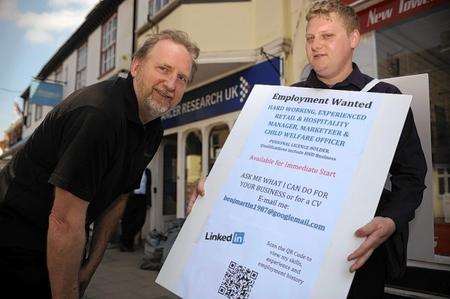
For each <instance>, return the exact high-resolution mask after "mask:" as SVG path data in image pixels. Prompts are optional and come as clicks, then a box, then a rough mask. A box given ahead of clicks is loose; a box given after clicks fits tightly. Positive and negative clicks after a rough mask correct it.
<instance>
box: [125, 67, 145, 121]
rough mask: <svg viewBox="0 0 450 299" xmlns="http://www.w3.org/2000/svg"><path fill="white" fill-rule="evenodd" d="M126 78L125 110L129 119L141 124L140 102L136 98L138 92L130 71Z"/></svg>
mask: <svg viewBox="0 0 450 299" xmlns="http://www.w3.org/2000/svg"><path fill="white" fill-rule="evenodd" d="M124 80H125V104H126V105H125V111H126V115H127V118H128V120H130V121H132V122H134V123H136V124H138V125H141V126H142V122H141V119H140V118H139V108H138V102H137V98H136V93H135V91H134V86H133V76H131V74H130V73H128V76H127V78H126V79H124Z"/></svg>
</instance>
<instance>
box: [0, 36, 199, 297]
mask: <svg viewBox="0 0 450 299" xmlns="http://www.w3.org/2000/svg"><path fill="white" fill-rule="evenodd" d="M198 53H199V50H198V48H197V47H196V46H195V45H194V44H193V43H192V42H190V41H189V38H188V36H187V35H186V34H185V33H183V32H180V31H163V32H161V33H159V34H156V35H154V36H151V37H150V38H149V39H148V40H147V41H146V42H145V43H144V44H143V46H142V47H141V48H140V49H139V50H138V51H137V52H136V53H135V55H134V57H133V61H132V64H131V75H129V76H128V78H126V79H122V78H118V79H117V80H115V81H105V82H101V83H98V84H95V85H92V86H89V87H87V88H84V89H82V90H79V91H76V92H75V93H73V94H72V95H70V96H69V97H68V98H67V99H66V100H65V101H63V102H62V103H61V104H60V105H58V106H57V107H55V109H53V111H51V112H50V113H49V114H48V115H47V117H46V118H45V120H44V121H43V123H42V124H41V125H40V126H39V127H38V128H37V129H36V130H35V132H34V133H33V135H32V136H31V137H30V139H29V140H28V142H27V143H26V144H25V146H24V147H23V148H22V149H21V150H20V151H19V152H18V153H17V154H16V155H15V156H14V157H13V159H12V160H11V162H10V163H9V164H8V165H7V166H6V167H5V168H4V169H3V170H2V171H1V173H0V235H1V241H0V281H1V284H2V292H3V293H5V294H15V296H16V297H18V298H25V297H31V296H32V297H33V298H34V297H35V298H45V297H51V296H53V297H55V298H62V297H64V298H78V297H79V296H80V295H81V294H82V293H83V292H84V289H85V287H86V286H87V284H88V282H89V280H90V278H91V277H92V275H93V273H94V272H95V269H96V268H97V266H98V264H99V263H100V261H101V259H102V256H103V253H104V250H105V248H106V245H107V242H108V239H109V237H110V236H111V233H112V232H114V229H115V227H116V225H117V222H118V220H119V219H120V217H121V216H122V213H123V210H124V207H125V203H126V200H125V199H124V197H121V194H126V193H128V192H130V191H132V190H133V189H136V188H137V187H138V186H139V183H140V180H141V175H142V173H143V171H144V169H145V167H146V166H147V164H148V163H149V162H150V160H151V159H152V157H153V155H154V153H155V151H156V150H157V148H158V146H159V144H160V141H161V137H162V126H161V121H160V118H159V117H160V116H161V115H162V114H164V113H165V112H167V111H168V110H169V109H171V108H172V107H174V106H175V105H177V104H178V103H179V102H180V100H181V98H182V96H183V93H184V91H185V89H186V86H187V84H188V82H189V80H190V79H191V75H192V73H193V72H194V68H195V59H196V58H197V57H198ZM91 223H95V226H94V234H93V238H92V240H91V246H90V250H89V254H88V257H87V258H86V259H84V258H83V251H84V249H85V241H86V231H85V228H86V227H88V226H89V225H90V224H91ZM50 289H51V293H50ZM9 292H12V293H9Z"/></svg>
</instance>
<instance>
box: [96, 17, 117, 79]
mask: <svg viewBox="0 0 450 299" xmlns="http://www.w3.org/2000/svg"><path fill="white" fill-rule="evenodd" d="M116 38H117V14H115V15H113V16H112V17H111V18H110V19H109V20H108V21H106V23H104V24H103V26H102V40H101V54H100V76H102V75H104V74H105V73H107V72H109V71H110V70H112V69H114V67H115V66H116Z"/></svg>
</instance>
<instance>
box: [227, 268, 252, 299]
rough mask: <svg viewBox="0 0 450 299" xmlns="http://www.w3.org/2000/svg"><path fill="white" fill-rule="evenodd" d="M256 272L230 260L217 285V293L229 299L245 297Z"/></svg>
mask: <svg viewBox="0 0 450 299" xmlns="http://www.w3.org/2000/svg"><path fill="white" fill-rule="evenodd" d="M257 277H258V272H256V271H253V270H251V269H249V268H247V267H244V266H241V265H238V264H237V263H236V262H233V261H231V262H230V264H229V265H228V269H227V272H226V273H225V276H224V277H223V281H222V284H221V285H220V287H219V291H218V292H219V294H221V295H223V296H225V297H227V298H229V299H247V298H248V297H249V296H250V291H251V290H252V287H253V285H254V284H255V280H256V278H257Z"/></svg>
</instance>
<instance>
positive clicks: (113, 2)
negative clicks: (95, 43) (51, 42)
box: [24, 0, 124, 93]
mask: <svg viewBox="0 0 450 299" xmlns="http://www.w3.org/2000/svg"><path fill="white" fill-rule="evenodd" d="M123 1H124V0H102V1H100V2H99V3H97V5H96V6H95V7H94V8H93V9H92V10H91V11H90V12H89V14H88V15H87V16H86V18H85V20H84V22H83V23H82V24H81V25H80V26H79V27H78V29H77V30H76V31H75V32H74V33H73V34H72V35H71V36H70V37H69V38H68V39H67V40H66V42H64V44H62V46H61V47H59V49H58V50H57V51H56V53H55V54H54V55H53V56H52V57H51V58H50V59H49V60H48V61H47V63H46V64H45V65H44V66H43V67H42V69H41V70H40V72H39V73H38V75H37V76H36V77H37V79H39V80H44V79H46V78H47V77H48V76H49V75H50V74H51V73H52V72H53V71H54V70H55V69H56V68H57V67H58V66H59V65H61V63H63V62H64V60H65V59H66V58H67V57H68V56H69V55H70V54H72V52H73V51H74V50H75V49H77V48H78V47H80V46H81V44H82V43H84V42H85V41H86V40H87V38H88V37H89V35H90V34H91V33H92V32H94V30H95V29H97V27H98V26H100V25H101V24H102V23H103V22H104V21H106V19H107V18H108V17H109V16H110V15H111V14H112V13H113V12H115V11H116V10H117V7H118V6H119V5H120V4H121V3H122V2H123ZM24 93H25V91H24Z"/></svg>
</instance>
